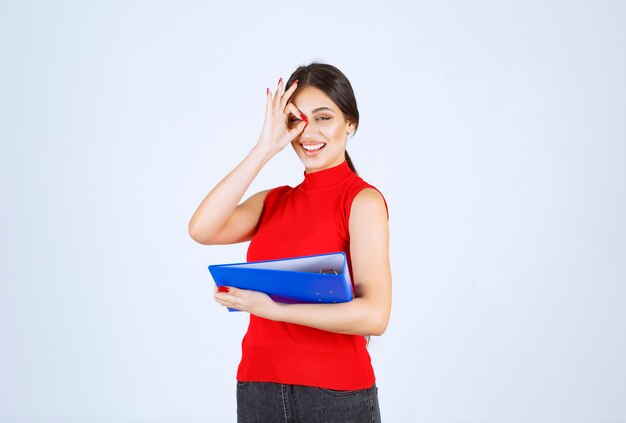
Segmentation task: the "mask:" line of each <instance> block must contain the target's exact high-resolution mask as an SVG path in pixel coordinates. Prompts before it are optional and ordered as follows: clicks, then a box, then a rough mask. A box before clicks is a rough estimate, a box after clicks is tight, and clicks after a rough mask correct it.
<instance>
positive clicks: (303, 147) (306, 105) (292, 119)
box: [288, 86, 354, 173]
mask: <svg viewBox="0 0 626 423" xmlns="http://www.w3.org/2000/svg"><path fill="white" fill-rule="evenodd" d="M289 102H290V103H293V104H294V106H296V108H297V109H298V110H300V112H302V114H303V115H304V116H305V117H306V119H307V120H308V124H307V125H306V127H305V128H304V131H302V133H301V134H300V135H299V136H297V137H296V138H295V139H294V140H293V141H292V142H291V145H292V147H293V149H294V150H295V151H296V154H298V157H299V158H300V160H301V161H302V163H303V164H304V167H305V168H306V172H307V173H311V172H317V171H319V170H324V169H328V168H331V167H334V166H337V165H339V164H341V163H342V162H343V161H344V160H345V151H346V142H347V140H348V135H347V133H348V132H353V131H354V124H352V123H351V122H348V121H346V119H345V118H344V116H343V113H341V110H339V107H337V105H336V104H335V103H334V102H333V101H332V100H331V99H330V98H329V97H328V96H327V95H326V94H324V92H323V91H322V90H320V89H318V88H315V87H311V86H306V87H303V88H301V89H300V90H299V91H298V92H297V93H296V94H294V95H293V96H292V97H291V99H290V100H289ZM288 119H289V126H290V127H294V126H295V125H297V124H298V123H300V116H293V115H290V116H289V117H288Z"/></svg>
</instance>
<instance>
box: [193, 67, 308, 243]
mask: <svg viewBox="0 0 626 423" xmlns="http://www.w3.org/2000/svg"><path fill="white" fill-rule="evenodd" d="M296 87H297V85H295V84H293V85H292V86H291V87H290V88H289V89H288V90H287V91H285V89H284V87H283V82H282V78H281V80H280V81H279V83H278V88H277V90H276V95H275V96H274V97H272V95H271V92H270V91H269V89H268V91H267V103H266V111H265V121H264V123H263V129H262V130H261V135H260V137H259V141H258V142H257V144H256V145H255V146H254V148H253V149H252V150H251V151H250V152H249V153H248V155H247V156H246V157H245V158H244V159H243V160H242V161H241V163H239V164H238V165H237V166H236V167H235V168H234V169H233V170H232V171H231V172H230V173H229V174H228V175H226V177H224V179H222V180H221V181H220V182H219V183H218V184H217V185H216V186H215V187H214V188H213V189H212V190H211V191H210V192H209V193H208V194H207V196H206V197H205V198H204V200H202V202H201V203H200V205H199V206H198V208H197V209H196V211H195V212H194V214H193V216H192V217H191V220H190V221H189V225H188V231H189V235H190V236H191V238H193V239H194V240H195V241H197V242H199V243H201V244H232V243H237V242H243V241H248V240H250V239H251V238H252V236H253V235H254V229H255V228H256V225H257V223H258V221H259V217H260V215H261V212H262V210H263V200H264V199H265V196H266V195H267V192H268V191H261V192H258V193H256V194H254V195H252V196H251V197H250V198H248V199H247V200H246V201H244V202H243V203H241V204H239V202H240V201H241V199H242V198H243V195H244V194H245V192H246V190H247V189H248V188H249V187H250V184H251V183H252V181H253V180H254V178H255V177H256V176H257V175H258V174H259V172H260V171H261V169H262V168H263V166H265V164H266V163H267V162H268V161H269V160H270V159H271V158H272V157H273V156H274V155H275V154H276V153H278V152H279V151H281V150H282V149H283V148H285V146H287V145H288V144H289V143H290V142H291V141H292V140H293V139H294V138H295V137H296V136H298V134H300V132H302V130H303V129H304V127H305V125H306V123H305V122H300V124H298V125H297V126H296V127H294V128H291V129H289V128H288V126H287V117H288V114H289V112H292V113H294V114H299V111H298V110H297V109H296V107H295V106H294V105H293V104H291V103H289V104H287V101H288V100H289V97H291V94H293V92H294V91H295V89H296Z"/></svg>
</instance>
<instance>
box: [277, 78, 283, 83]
mask: <svg viewBox="0 0 626 423" xmlns="http://www.w3.org/2000/svg"><path fill="white" fill-rule="evenodd" d="M281 82H283V77H282V76H281V77H280V79H279V80H278V83H279V84H280V83H281Z"/></svg>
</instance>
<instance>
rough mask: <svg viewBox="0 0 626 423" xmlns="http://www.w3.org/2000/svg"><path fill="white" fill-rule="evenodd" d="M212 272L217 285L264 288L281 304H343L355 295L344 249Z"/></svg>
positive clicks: (222, 267)
mask: <svg viewBox="0 0 626 423" xmlns="http://www.w3.org/2000/svg"><path fill="white" fill-rule="evenodd" d="M209 271H210V272H211V276H213V280H214V281H215V284H216V285H217V286H233V287H236V288H241V289H251V290H254V291H261V292H264V293H266V294H268V295H269V296H270V297H271V298H272V299H273V300H274V301H277V302H282V303H341V302H347V301H351V300H352V298H353V292H352V280H351V279H350V271H349V270H348V261H347V260H346V254H345V253H344V252H337V253H328V254H317V255H312V256H299V257H290V258H286V259H280V260H263V261H252V262H247V263H231V264H215V265H210V266H209ZM229 310H230V311H236V310H234V309H231V308H229Z"/></svg>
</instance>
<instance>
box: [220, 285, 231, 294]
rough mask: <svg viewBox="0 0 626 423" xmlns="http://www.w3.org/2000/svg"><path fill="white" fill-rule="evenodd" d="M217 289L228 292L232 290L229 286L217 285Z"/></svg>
mask: <svg viewBox="0 0 626 423" xmlns="http://www.w3.org/2000/svg"><path fill="white" fill-rule="evenodd" d="M217 291H218V292H226V293H228V291H230V289H229V288H228V287H227V286H218V287H217Z"/></svg>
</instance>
